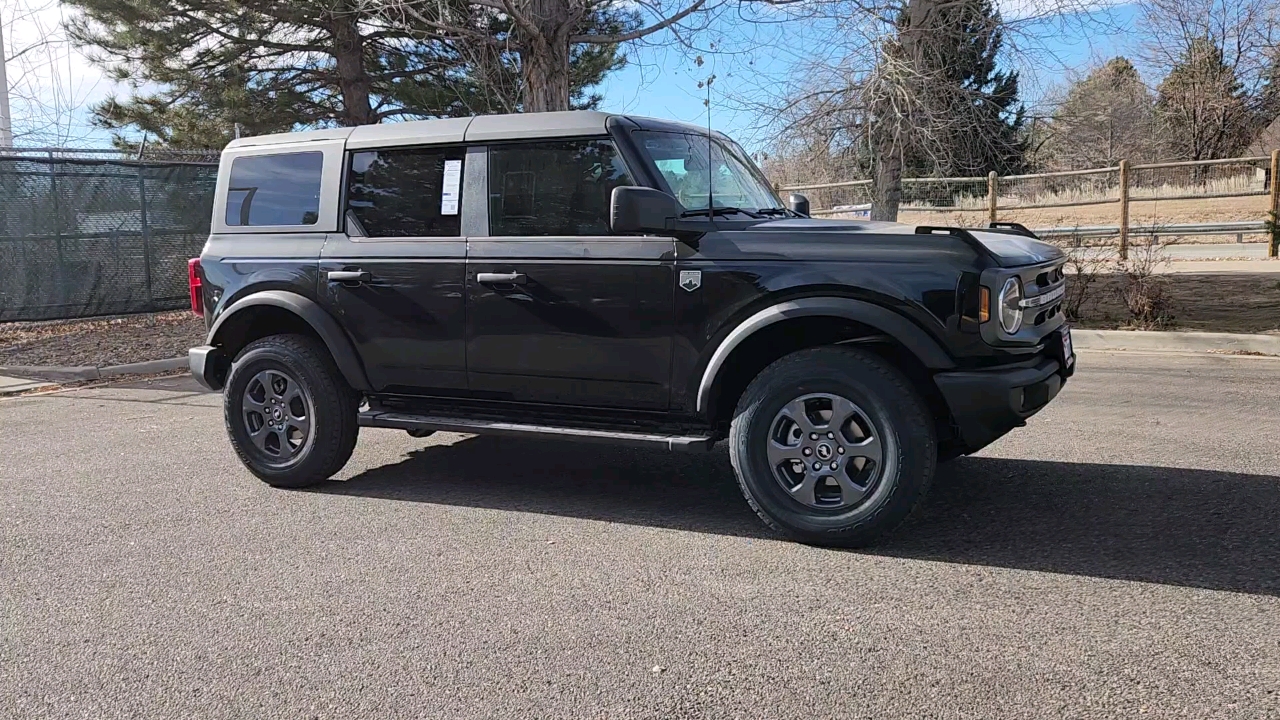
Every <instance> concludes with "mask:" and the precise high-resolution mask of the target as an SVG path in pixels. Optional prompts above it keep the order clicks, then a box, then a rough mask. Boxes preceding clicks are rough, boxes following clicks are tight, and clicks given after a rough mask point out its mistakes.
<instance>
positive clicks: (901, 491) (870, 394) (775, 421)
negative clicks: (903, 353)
mask: <svg viewBox="0 0 1280 720" xmlns="http://www.w3.org/2000/svg"><path fill="white" fill-rule="evenodd" d="M729 453H730V459H731V460H732V461H733V467H734V470H735V471H736V472H737V475H738V482H739V485H740V486H741V488H742V492H743V495H745V496H746V498H747V501H748V502H749V503H751V506H752V508H754V509H755V511H756V513H757V514H758V515H759V516H760V517H761V518H762V519H763V520H764V521H765V522H766V523H768V524H769V525H770V526H772V527H774V528H776V529H778V530H781V531H782V532H784V533H786V534H788V535H790V536H792V537H794V538H796V539H799V540H802V541H804V542H810V543H815V544H820V545H837V546H845V547H853V546H859V545H865V544H867V543H870V542H872V541H874V540H875V539H876V538H878V537H880V536H882V535H883V534H885V533H887V532H889V531H891V530H893V529H894V528H895V527H897V526H898V525H899V524H900V523H901V522H902V521H903V520H905V519H906V517H907V516H908V515H909V514H910V513H911V511H912V509H914V508H915V506H916V504H917V503H918V502H919V501H920V500H921V499H922V498H923V497H924V495H925V493H926V492H927V491H928V488H929V485H930V483H931V482H932V480H933V474H934V469H935V466H936V459H937V449H936V439H935V436H934V425H933V421H932V418H931V416H930V415H929V412H928V410H927V407H926V405H925V403H924V401H923V400H922V399H921V398H920V396H919V394H918V393H917V392H916V391H915V389H914V388H913V387H912V385H911V383H910V381H909V380H907V378H906V377H904V376H903V375H902V374H901V373H899V372H898V371H897V370H895V369H893V367H891V366H890V365H889V364H888V363H886V362H885V361H884V360H882V359H881V358H880V357H879V356H877V355H874V354H872V353H869V352H866V351H863V350H856V349H851V348H818V349H813V350H803V351H801V352H797V353H793V354H791V355H788V356H786V357H784V358H782V359H781V360H778V361H777V362H775V363H774V364H772V365H770V366H769V367H767V368H765V370H764V371H762V372H761V373H760V375H758V376H757V377H756V378H755V380H753V381H752V382H751V384H750V385H749V386H748V387H747V390H746V392H745V393H743V396H742V399H741V400H740V401H739V403H738V407H737V410H736V412H735V415H734V420H733V424H732V426H731V429H730V433H729Z"/></svg>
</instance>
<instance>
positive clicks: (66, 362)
mask: <svg viewBox="0 0 1280 720" xmlns="http://www.w3.org/2000/svg"><path fill="white" fill-rule="evenodd" d="M204 337H205V327H204V320H203V319H202V318H200V317H199V316H197V315H193V314H192V313H191V312H189V311H176V312H166V313H154V314H149V315H127V316H122V317H108V318H91V319H87V320H56V321H51V322H22V323H3V324H0V366H4V365H10V366H13V365H62V366H96V367H106V366H110V365H123V364H125V363H134V362H144V361H147V360H166V359H168V358H175V357H182V356H185V355H186V354H187V350H188V349H190V348H193V347H195V346H197V345H200V344H202V343H203V342H204Z"/></svg>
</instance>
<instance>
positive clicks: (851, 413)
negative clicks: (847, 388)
mask: <svg viewBox="0 0 1280 720" xmlns="http://www.w3.org/2000/svg"><path fill="white" fill-rule="evenodd" d="M861 414H862V413H860V412H859V411H858V406H857V405H854V404H853V403H852V402H849V401H848V400H846V399H844V398H842V397H840V396H838V395H833V396H832V397H831V422H830V423H829V424H828V427H830V428H832V429H835V430H836V432H839V431H840V429H842V428H844V426H845V423H847V422H849V418H852V417H857V416H860V415H861Z"/></svg>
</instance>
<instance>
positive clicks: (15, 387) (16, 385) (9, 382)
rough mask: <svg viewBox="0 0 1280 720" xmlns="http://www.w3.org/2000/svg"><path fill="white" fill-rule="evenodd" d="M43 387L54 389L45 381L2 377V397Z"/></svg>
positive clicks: (0, 384) (0, 381)
mask: <svg viewBox="0 0 1280 720" xmlns="http://www.w3.org/2000/svg"><path fill="white" fill-rule="evenodd" d="M42 387H53V386H52V385H50V384H49V383H47V382H44V381H43V380H27V379H25V378H14V377H5V376H3V375H0V395H13V394H16V393H20V392H26V391H28V390H36V389H38V388H42Z"/></svg>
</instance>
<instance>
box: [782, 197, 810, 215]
mask: <svg viewBox="0 0 1280 720" xmlns="http://www.w3.org/2000/svg"><path fill="white" fill-rule="evenodd" d="M787 206H788V207H790V208H791V212H793V213H795V214H797V215H803V216H804V217H809V198H807V197H805V196H803V195H801V194H800V193H791V195H789V196H788V197H787Z"/></svg>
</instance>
